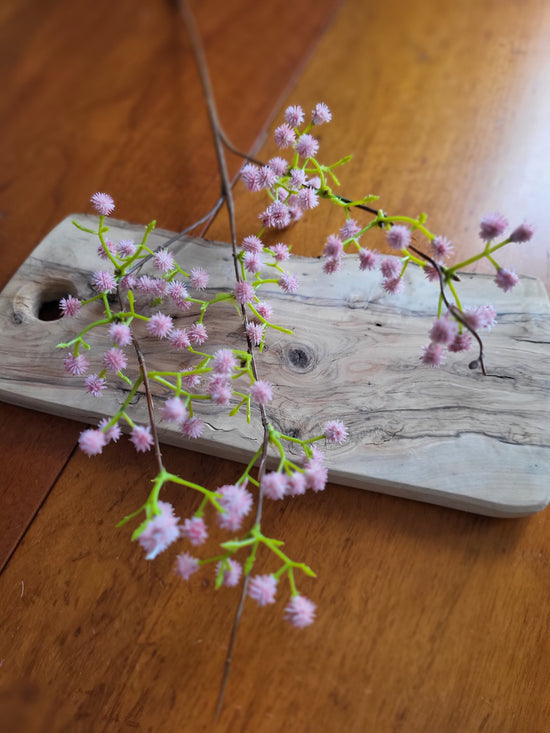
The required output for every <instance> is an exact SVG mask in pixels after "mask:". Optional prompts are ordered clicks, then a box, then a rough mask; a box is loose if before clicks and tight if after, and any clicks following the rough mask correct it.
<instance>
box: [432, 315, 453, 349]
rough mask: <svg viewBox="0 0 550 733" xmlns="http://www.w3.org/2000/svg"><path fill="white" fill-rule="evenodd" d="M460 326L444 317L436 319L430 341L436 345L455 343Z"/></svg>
mask: <svg viewBox="0 0 550 733" xmlns="http://www.w3.org/2000/svg"><path fill="white" fill-rule="evenodd" d="M457 331H458V326H457V324H456V322H455V321H451V319H450V318H447V317H446V316H444V317H443V318H436V319H435V321H434V322H433V326H432V327H431V329H430V339H431V340H432V341H433V342H434V343H436V344H450V343H451V342H452V341H454V338H455V336H456V334H457Z"/></svg>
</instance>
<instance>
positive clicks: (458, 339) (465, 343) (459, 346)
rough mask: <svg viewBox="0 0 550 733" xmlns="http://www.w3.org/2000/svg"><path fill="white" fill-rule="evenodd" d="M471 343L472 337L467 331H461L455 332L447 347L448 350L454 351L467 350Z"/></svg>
mask: <svg viewBox="0 0 550 733" xmlns="http://www.w3.org/2000/svg"><path fill="white" fill-rule="evenodd" d="M471 345H472V337H471V336H470V334H469V333H466V332H465V331H463V332H462V333H457V334H456V336H455V337H454V339H453V341H452V342H451V343H450V344H449V346H448V347H447V348H448V349H449V351H453V352H455V353H456V352H459V351H468V350H469V348H470V347H471Z"/></svg>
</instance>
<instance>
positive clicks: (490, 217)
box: [479, 211, 508, 242]
mask: <svg viewBox="0 0 550 733" xmlns="http://www.w3.org/2000/svg"><path fill="white" fill-rule="evenodd" d="M507 226H508V219H506V217H505V216H503V215H502V214H499V213H498V212H497V211H495V212H493V213H491V214H486V215H485V216H484V217H483V219H482V220H481V221H480V222H479V236H480V238H481V239H483V241H484V242H490V241H491V239H494V238H495V237H500V235H501V234H504V232H505V230H506V227H507Z"/></svg>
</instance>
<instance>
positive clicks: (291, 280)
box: [278, 272, 300, 293]
mask: <svg viewBox="0 0 550 733" xmlns="http://www.w3.org/2000/svg"><path fill="white" fill-rule="evenodd" d="M278 284H279V287H280V288H281V289H282V290H284V292H285V293H295V292H296V291H297V290H298V286H299V284H300V281H299V280H298V278H297V276H296V275H291V274H290V273H289V272H283V274H282V275H281V277H280V278H279V280H278Z"/></svg>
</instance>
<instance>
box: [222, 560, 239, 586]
mask: <svg viewBox="0 0 550 733" xmlns="http://www.w3.org/2000/svg"><path fill="white" fill-rule="evenodd" d="M221 568H222V561H221V560H220V562H219V563H218V564H217V565H216V574H218V573H219V572H220V570H221ZM242 572H243V569H242V566H241V564H240V563H239V562H237V561H236V560H231V559H229V558H227V559H226V560H225V561H224V563H223V581H222V583H223V585H226V586H227V587H228V588H232V587H234V586H236V585H238V584H239V580H240V579H241V575H242Z"/></svg>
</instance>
